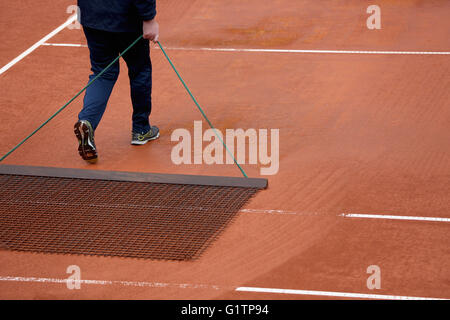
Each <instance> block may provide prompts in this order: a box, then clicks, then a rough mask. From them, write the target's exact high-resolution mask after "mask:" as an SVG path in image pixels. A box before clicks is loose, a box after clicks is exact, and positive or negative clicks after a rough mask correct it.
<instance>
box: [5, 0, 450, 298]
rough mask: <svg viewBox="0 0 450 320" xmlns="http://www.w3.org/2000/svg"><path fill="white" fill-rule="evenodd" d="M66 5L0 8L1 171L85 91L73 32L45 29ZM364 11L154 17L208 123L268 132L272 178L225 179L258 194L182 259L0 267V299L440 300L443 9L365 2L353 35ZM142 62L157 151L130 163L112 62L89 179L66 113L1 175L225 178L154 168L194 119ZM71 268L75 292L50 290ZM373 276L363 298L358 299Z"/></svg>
mask: <svg viewBox="0 0 450 320" xmlns="http://www.w3.org/2000/svg"><path fill="white" fill-rule="evenodd" d="M71 4H74V1H67V0H60V1H58V2H57V3H55V2H54V1H49V0H42V1H39V2H37V1H31V0H26V1H20V2H17V1H16V2H14V3H13V2H5V1H3V2H1V3H0V30H2V32H1V34H0V52H1V54H0V67H4V66H7V65H8V64H10V62H11V61H14V59H16V58H17V57H20V55H22V54H23V53H26V52H27V51H29V52H28V53H27V54H26V55H25V56H24V57H23V59H19V60H17V61H16V62H14V63H12V64H10V65H9V67H8V68H7V70H6V69H2V72H1V74H0V88H1V95H0V108H1V119H2V122H1V123H2V125H1V127H0V154H1V155H3V154H5V153H7V152H8V151H9V150H10V149H11V148H13V147H14V146H15V145H16V144H17V143H19V142H20V141H21V140H22V139H23V138H25V137H26V136H27V135H28V134H29V133H31V132H32V131H33V130H34V129H36V128H37V127H38V126H39V125H40V124H42V123H43V122H44V121H45V120H47V119H48V118H49V117H50V116H51V115H52V114H53V113H54V112H55V111H56V110H58V109H59V108H60V107H61V106H62V105H64V104H65V103H66V102H67V101H68V100H69V99H70V98H71V97H73V96H74V95H75V94H76V93H77V92H78V91H79V90H80V89H81V88H83V86H85V85H86V83H87V80H88V74H89V68H90V64H89V51H88V48H87V47H86V41H85V39H84V36H83V33H82V30H79V29H73V30H71V29H68V28H66V27H64V26H63V25H64V23H65V22H66V21H67V20H68V19H69V18H70V17H71V14H68V13H67V12H66V8H67V7H68V6H69V5H71ZM371 4H373V3H372V1H361V0H351V1H343V0H341V1H328V0H326V1H314V0H278V1H257V0H248V1H238V0H231V1H225V2H224V1H219V0H208V1H206V0H196V1H181V0H178V1H176V0H158V21H159V23H160V26H161V36H160V41H161V43H162V44H163V45H164V46H165V47H166V50H167V53H168V54H169V55H170V57H171V59H172V60H173V62H174V64H175V65H176V66H177V68H178V70H179V71H180V73H181V75H182V76H183V78H184V80H185V81H186V83H187V84H188V85H189V87H190V89H191V90H192V92H193V93H194V95H195V96H196V98H197V99H198V101H199V102H200V104H201V105H202V106H203V107H204V110H205V112H206V114H207V115H208V117H209V119H210V120H211V122H212V123H213V124H214V125H215V126H216V127H217V128H218V129H219V130H221V131H223V132H225V130H226V129H236V128H243V129H249V128H255V129H279V135H280V136H279V138H280V139H279V142H280V143H279V170H278V172H277V173H276V174H274V175H270V176H261V175H260V169H261V167H263V165H260V164H258V165H252V164H244V165H243V169H244V170H245V171H246V172H247V174H248V175H249V176H250V177H253V178H267V179H268V181H269V187H268V189H266V190H261V191H259V192H258V193H257V194H256V195H255V196H254V197H253V198H252V199H251V200H250V201H249V202H248V203H246V204H245V206H244V207H243V208H241V209H240V211H239V212H238V214H237V215H236V217H235V218H234V220H233V221H232V223H230V224H229V225H228V226H227V227H226V228H225V229H224V230H223V232H222V233H221V234H220V236H219V237H218V238H217V239H216V240H215V241H214V242H212V243H211V245H210V246H209V247H208V248H207V249H206V250H205V251H204V253H203V254H202V255H201V256H200V257H199V258H197V259H193V260H189V261H170V260H153V259H135V258H126V257H98V256H86V255H67V254H66V255H61V254H44V253H32V252H20V251H9V250H1V251H0V298H1V299H374V298H375V299H408V298H447V299H448V298H450V271H449V270H450V268H449V266H450V251H449V247H450V193H449V190H450V144H449V141H450V90H448V88H449V87H450V77H449V74H450V20H449V19H448V16H449V12H450V2H449V1H447V0H427V1H425V0H424V1H421V0H408V1H389V0H379V1H377V3H376V4H377V5H379V6H380V8H381V18H382V28H381V30H369V29H368V28H367V26H366V20H367V18H368V17H369V14H367V13H366V9H367V7H368V6H369V5H371ZM60 26H63V27H62V28H60V30H57V31H56V32H53V31H54V30H56V29H57V28H58V27H60ZM47 35H51V36H49V37H47V38H48V39H44V37H46V36H47ZM41 39H44V41H40V40H41ZM38 42H39V43H38ZM36 43H38V45H36V46H35V48H33V49H34V50H30V48H32V46H33V45H34V44H36ZM250 49H251V50H250ZM151 57H152V64H153V79H154V80H153V111H152V116H151V121H152V123H154V124H156V125H158V126H159V128H160V130H161V138H160V139H159V140H156V141H154V142H151V143H149V144H147V145H145V146H143V147H133V146H131V145H130V141H129V139H130V132H131V121H129V119H130V118H131V112H132V108H131V105H130V98H129V83H128V78H127V73H126V65H125V64H124V62H123V61H121V71H122V72H121V75H120V77H119V80H118V82H117V84H116V86H115V88H114V91H113V94H112V96H111V99H110V101H109V105H108V108H107V111H106V113H105V116H104V118H103V120H102V123H101V125H100V126H99V128H98V130H97V131H96V143H97V146H98V149H99V154H100V160H99V162H98V163H97V164H95V165H90V164H87V163H85V162H83V161H82V160H81V159H80V157H79V156H78V153H77V141H76V139H75V137H74V134H73V124H74V123H75V121H76V120H77V114H78V112H79V111H80V109H81V106H82V97H80V98H78V100H76V101H75V102H73V103H72V104H71V105H70V106H69V107H68V108H67V109H65V110H64V111H63V112H61V113H60V114H59V115H58V116H57V117H55V118H54V119H53V120H52V121H51V122H50V123H49V124H48V125H46V126H45V127H44V128H42V129H41V130H40V131H39V132H38V133H37V134H36V135H34V136H33V137H32V138H31V139H29V140H28V141H27V142H26V143H24V144H23V145H22V146H21V147H20V148H19V149H17V150H16V151H15V152H14V153H12V154H11V155H10V156H9V157H8V158H6V160H4V161H3V162H2V164H7V165H25V166H44V167H53V168H73V169H90V170H103V171H127V172H138V173H163V174H166V173H167V174H191V175H205V176H232V177H239V176H241V174H240V172H239V170H238V168H237V167H236V166H235V165H231V164H230V165H207V164H191V165H185V164H182V165H176V164H174V163H173V162H172V160H171V151H172V148H173V147H174V145H175V143H174V142H173V141H171V134H172V132H173V131H174V130H176V129H179V128H184V129H187V130H190V131H191V132H192V130H193V127H194V121H201V120H202V117H201V114H200V113H199V112H198V110H197V109H196V107H195V105H194V104H193V102H192V100H191V99H190V97H189V96H188V94H187V93H186V92H185V90H184V88H183V87H182V85H181V84H180V82H179V80H178V78H177V76H176V74H175V73H174V72H173V70H172V69H171V68H170V66H169V64H168V62H167V61H166V59H165V57H164V55H163V54H162V52H161V50H160V49H159V48H157V47H155V46H154V45H152V50H151ZM203 127H204V128H206V127H207V125H206V123H203ZM2 188H7V186H2ZM26 192H27V190H23V193H26ZM71 265H76V266H79V268H80V270H81V279H82V281H81V288H80V289H74V290H69V289H68V288H67V286H66V279H67V278H68V277H69V276H70V275H69V274H68V273H66V270H67V268H68V266H71ZM373 265H375V266H378V267H379V268H380V270H381V288H380V289H372V290H371V289H369V288H368V287H367V279H368V277H369V276H370V275H371V274H368V273H367V268H368V267H369V266H373Z"/></svg>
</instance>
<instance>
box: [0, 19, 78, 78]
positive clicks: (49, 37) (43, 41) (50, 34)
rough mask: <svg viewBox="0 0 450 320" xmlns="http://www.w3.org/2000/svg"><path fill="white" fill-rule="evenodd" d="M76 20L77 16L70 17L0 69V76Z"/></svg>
mask: <svg viewBox="0 0 450 320" xmlns="http://www.w3.org/2000/svg"><path fill="white" fill-rule="evenodd" d="M76 19H77V15H76V14H75V15H73V16H71V17H70V18H69V19H67V21H66V22H64V23H63V24H62V25H60V26H59V27H58V28H56V29H55V30H53V31H52V32H50V33H49V34H48V35H46V36H45V37H44V38H42V39H41V40H39V41H38V42H36V43H35V44H33V45H32V46H31V47H30V48H28V49H27V50H26V51H24V52H23V53H22V54H20V55H19V56H18V57H17V58H15V59H14V60H12V61H11V62H10V63H8V64H7V65H5V66H4V67H3V68H1V69H0V75H1V74H3V73H4V72H6V71H7V70H9V69H10V68H11V67H12V66H14V65H15V64H16V63H17V62H19V61H20V60H22V59H23V58H25V57H26V56H28V55H29V54H30V53H32V52H33V51H34V50H36V49H37V48H39V47H40V46H41V45H42V44H44V43H45V42H47V41H48V40H49V39H51V38H53V37H54V36H55V35H56V34H58V33H59V32H61V31H62V30H64V29H65V28H66V27H67V26H68V25H70V24H71V23H73V22H74V21H75V20H76Z"/></svg>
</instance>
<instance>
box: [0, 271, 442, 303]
mask: <svg viewBox="0 0 450 320" xmlns="http://www.w3.org/2000/svg"><path fill="white" fill-rule="evenodd" d="M0 281H5V282H35V283H59V284H67V282H68V279H55V278H36V277H11V276H3V277H0ZM75 283H80V284H85V285H102V286H109V285H118V286H127V287H151V288H178V289H214V290H220V289H226V290H230V289H231V288H225V287H219V286H215V285H205V284H190V283H182V284H179V283H162V282H144V281H117V280H116V281H113V280H79V281H76V282H75ZM233 289H234V290H235V291H241V292H258V293H277V294H296V295H307V296H328V297H340V298H361V299H384V300H446V299H442V298H424V297H410V296H394V295H381V294H365V293H348V292H332V291H314V290H292V289H274V288H255V287H238V288H233Z"/></svg>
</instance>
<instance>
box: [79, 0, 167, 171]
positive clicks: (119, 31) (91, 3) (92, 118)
mask: <svg viewBox="0 0 450 320" xmlns="http://www.w3.org/2000/svg"><path fill="white" fill-rule="evenodd" d="M78 6H79V8H80V10H79V12H80V23H81V25H82V26H83V31H84V34H85V36H86V40H87V44H88V48H89V52H90V60H91V70H92V74H91V75H90V76H89V80H92V79H94V78H95V77H96V76H97V75H98V74H99V73H100V72H102V70H104V69H105V68H106V67H107V66H108V65H109V64H110V63H111V62H112V61H114V59H116V58H117V56H118V55H119V54H120V53H121V52H123V51H124V50H125V49H126V48H127V47H128V46H129V45H130V44H132V43H133V41H135V40H136V39H137V38H138V37H139V35H141V34H142V33H143V38H142V39H141V40H139V41H138V42H137V43H136V44H135V45H134V46H133V47H132V48H131V49H130V50H129V51H127V52H126V53H125V54H124V55H123V56H122V57H123V59H124V60H125V62H126V64H127V67H128V76H129V78H130V87H131V102H132V105H133V116H132V135H131V144H133V145H143V144H146V143H147V142H148V141H151V140H154V139H157V138H158V137H159V129H158V127H156V126H151V125H150V121H149V117H150V113H151V109H152V98H151V91H152V64H151V60H150V44H149V41H153V42H155V43H156V42H157V41H158V37H159V25H158V22H156V20H155V16H156V0H78ZM118 76H119V61H117V62H116V63H115V64H114V65H112V66H111V67H110V68H109V69H108V70H107V71H106V72H105V73H104V74H103V75H102V76H101V77H99V78H98V79H97V80H96V81H95V82H94V83H92V85H90V86H89V87H88V88H87V90H86V93H85V97H84V101H83V109H82V110H81V112H80V113H79V115H78V121H77V122H76V123H75V126H74V132H75V135H76V137H77V139H78V144H79V147H78V152H79V154H80V156H81V157H82V158H83V159H84V160H86V161H88V162H91V163H95V162H96V161H97V159H98V155H97V148H96V146H95V142H94V132H95V130H96V128H97V126H98V124H99V123H100V120H101V118H102V116H103V113H104V112H105V109H106V105H107V103H108V100H109V97H110V95H111V92H112V89H113V87H114V84H115V83H116V80H117V78H118Z"/></svg>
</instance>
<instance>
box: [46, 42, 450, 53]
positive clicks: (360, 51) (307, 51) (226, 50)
mask: <svg viewBox="0 0 450 320" xmlns="http://www.w3.org/2000/svg"><path fill="white" fill-rule="evenodd" d="M44 45H46V46H57V47H87V46H86V45H82V44H72V43H45V44H44ZM153 48H154V49H159V47H157V46H154V47H153ZM165 49H167V50H178V51H218V52H265V53H334V54H400V55H401V54H408V55H450V51H367V50H366V51H364V50H296V49H237V48H180V47H167V48H165Z"/></svg>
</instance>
